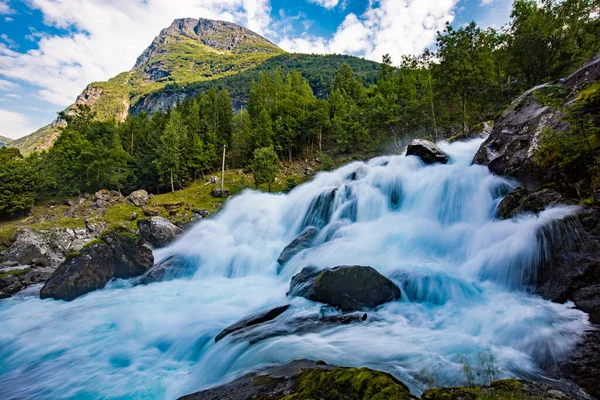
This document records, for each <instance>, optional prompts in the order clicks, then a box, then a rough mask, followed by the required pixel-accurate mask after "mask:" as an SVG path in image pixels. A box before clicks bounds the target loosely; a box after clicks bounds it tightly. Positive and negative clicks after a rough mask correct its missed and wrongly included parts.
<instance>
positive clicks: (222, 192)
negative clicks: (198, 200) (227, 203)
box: [211, 188, 231, 199]
mask: <svg viewBox="0 0 600 400" xmlns="http://www.w3.org/2000/svg"><path fill="white" fill-rule="evenodd" d="M211 194H212V196H213V197H217V198H222V199H226V198H227V197H229V196H231V192H230V191H229V190H227V189H217V188H215V189H213V190H212V192H211Z"/></svg>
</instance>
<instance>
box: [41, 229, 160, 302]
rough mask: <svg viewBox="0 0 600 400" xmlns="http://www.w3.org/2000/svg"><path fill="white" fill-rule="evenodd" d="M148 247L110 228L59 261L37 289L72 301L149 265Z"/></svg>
mask: <svg viewBox="0 0 600 400" xmlns="http://www.w3.org/2000/svg"><path fill="white" fill-rule="evenodd" d="M153 263H154V257H153V256H152V252H151V251H150V249H148V248H146V247H144V246H143V244H142V242H141V241H139V240H138V239H137V237H136V236H135V235H134V234H132V233H131V232H129V231H126V230H121V229H120V230H112V231H110V232H107V233H105V234H103V235H102V236H101V238H100V239H99V240H97V241H95V242H92V243H90V244H88V245H87V246H85V247H84V248H83V249H82V250H81V252H79V253H77V254H73V255H72V256H71V257H69V258H68V259H67V260H66V261H65V262H64V263H62V264H61V265H60V266H59V267H58V268H57V269H56V271H55V272H54V274H53V275H52V277H51V278H50V279H49V280H48V281H47V282H46V284H45V285H44V287H43V288H42V290H41V292H40V297H41V298H42V299H47V298H52V299H55V300H66V301H71V300H74V299H76V298H77V297H79V296H82V295H84V294H86V293H89V292H91V291H94V290H97V289H101V288H103V287H104V286H105V285H106V284H107V283H108V282H109V281H110V280H111V279H114V278H120V279H128V278H132V277H134V276H138V275H141V274H143V273H144V272H146V271H147V270H148V269H149V268H151V267H152V265H153Z"/></svg>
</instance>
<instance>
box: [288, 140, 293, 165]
mask: <svg viewBox="0 0 600 400" xmlns="http://www.w3.org/2000/svg"><path fill="white" fill-rule="evenodd" d="M288 156H289V158H290V163H291V162H292V145H291V144H290V147H288Z"/></svg>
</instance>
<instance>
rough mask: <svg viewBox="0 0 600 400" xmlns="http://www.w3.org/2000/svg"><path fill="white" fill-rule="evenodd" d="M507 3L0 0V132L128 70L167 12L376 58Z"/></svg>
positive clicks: (19, 132) (488, 17)
mask: <svg viewBox="0 0 600 400" xmlns="http://www.w3.org/2000/svg"><path fill="white" fill-rule="evenodd" d="M511 3H512V0H176V1H175V0H0V135H2V136H8V137H12V138H17V137H20V136H24V135H26V134H29V133H31V132H33V131H34V130H36V129H38V128H40V127H42V126H43V125H46V124H47V123H49V122H51V121H52V120H53V119H54V118H55V116H56V113H57V112H58V111H60V110H62V109H64V108H65V107H66V106H68V105H69V104H71V103H73V102H74V100H75V98H76V97H77V95H78V94H79V93H81V91H82V90H83V89H84V88H85V86H86V85H87V84H88V83H90V82H94V81H102V80H107V79H109V78H111V77H112V76H114V75H116V74H118V73H119V72H122V71H126V70H129V69H130V68H131V67H132V66H133V64H134V63H135V59H136V58H137V56H138V55H139V54H140V53H141V52H142V51H143V50H144V48H146V47H147V46H148V45H149V44H150V42H151V41H152V39H153V38H154V37H155V36H156V35H157V34H158V33H159V32H160V30H161V29H162V28H165V27H167V26H168V25H169V24H170V23H171V22H172V20H173V19H175V18H181V17H204V18H213V19H223V20H228V21H231V22H236V23H239V24H240V25H244V26H246V27H248V28H250V29H252V30H254V31H256V32H258V33H261V34H262V35H264V36H265V37H267V38H269V39H271V40H272V41H273V42H275V43H277V44H279V45H280V46H281V47H282V48H284V49H285V50H288V51H297V52H308V53H343V54H354V55H358V56H361V57H365V58H369V59H372V60H376V61H379V60H380V59H381V56H382V55H383V54H386V53H389V54H391V55H392V59H395V60H398V59H399V58H400V56H401V55H402V54H417V53H420V52H421V51H422V50H424V49H425V48H426V47H430V46H431V45H433V43H434V40H435V32H436V31H437V30H441V29H443V26H444V24H445V22H446V21H449V22H451V23H452V24H453V25H455V26H460V25H463V24H465V23H468V22H470V21H476V22H477V23H479V24H480V25H482V26H484V27H487V26H493V27H500V26H501V25H503V24H504V23H506V22H508V19H509V13H510V6H511Z"/></svg>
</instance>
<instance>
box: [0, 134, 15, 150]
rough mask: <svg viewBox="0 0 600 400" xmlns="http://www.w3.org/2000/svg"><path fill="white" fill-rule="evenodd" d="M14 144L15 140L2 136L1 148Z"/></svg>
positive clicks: (0, 140) (0, 138)
mask: <svg viewBox="0 0 600 400" xmlns="http://www.w3.org/2000/svg"><path fill="white" fill-rule="evenodd" d="M12 142H14V139H11V138H7V137H4V136H0V147H4V146H6V145H9V144H11V143H12Z"/></svg>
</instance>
